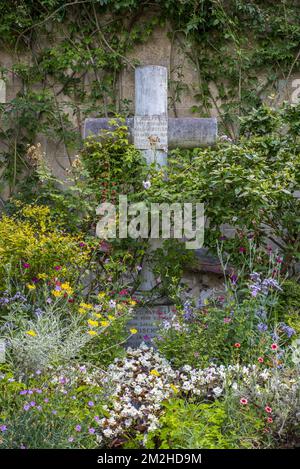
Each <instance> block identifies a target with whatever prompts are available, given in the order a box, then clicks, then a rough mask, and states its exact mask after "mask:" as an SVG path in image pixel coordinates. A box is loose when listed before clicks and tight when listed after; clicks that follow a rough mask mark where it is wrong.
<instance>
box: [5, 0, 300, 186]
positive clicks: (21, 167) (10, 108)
mask: <svg viewBox="0 0 300 469" xmlns="http://www.w3.org/2000/svg"><path fill="white" fill-rule="evenodd" d="M299 17H300V3H299V2H298V1H293V0H286V1H267V0H264V1H258V0H253V1H246V0H219V1H217V0H152V1H150V0H77V1H75V0H74V1H71V0H9V1H8V0H7V1H4V2H2V3H1V4H0V18H1V19H0V42H1V46H0V47H1V49H2V51H4V52H6V53H7V54H9V55H10V56H11V57H12V58H13V60H12V66H11V67H6V66H1V64H0V73H1V75H2V78H3V79H4V80H8V79H10V78H11V77H12V76H14V77H15V78H16V79H17V80H18V81H19V82H20V89H19V92H18V93H17V95H16V97H15V98H14V99H12V100H11V101H10V102H8V103H7V104H2V105H0V140H1V154H0V163H1V165H2V167H3V170H2V179H3V181H6V182H7V181H8V182H9V185H10V191H11V193H13V192H14V191H15V190H16V188H17V183H18V180H19V179H20V177H21V176H23V174H24V172H25V173H26V174H27V173H30V165H29V163H28V161H27V158H26V152H27V145H30V144H31V143H32V142H34V141H35V140H36V138H37V136H38V135H41V134H44V135H46V136H50V137H51V138H52V139H53V140H54V141H56V142H61V143H62V144H64V145H65V148H66V152H67V154H68V155H69V158H70V160H71V154H72V149H77V148H78V147H79V146H80V144H81V142H80V130H81V126H82V123H83V121H84V119H85V117H86V116H87V115H91V114H94V115H98V116H111V115H113V114H114V113H115V112H118V113H123V114H126V113H128V108H129V106H128V105H129V104H130V103H128V102H126V101H122V100H120V98H119V96H120V94H119V80H118V78H119V74H120V72H121V71H122V70H123V69H124V67H131V68H134V67H135V66H136V65H137V62H136V61H134V60H129V59H128V52H129V51H132V50H134V47H135V46H136V45H137V44H140V43H145V42H147V41H148V40H151V34H152V32H153V30H154V28H155V27H156V26H157V25H159V24H160V25H162V26H163V25H165V24H166V25H167V29H168V31H169V33H168V34H169V36H170V41H171V44H172V53H171V70H170V91H171V99H170V106H171V107H172V108H173V110H174V113H175V115H176V112H177V109H176V104H177V103H178V101H180V99H181V97H182V92H183V91H184V90H185V85H186V84H185V83H184V81H183V80H184V77H183V75H182V71H181V69H180V68H178V67H177V68H176V67H173V66H172V56H174V54H176V50H177V48H178V47H179V48H180V49H182V51H183V52H184V54H186V56H187V57H188V59H189V60H190V61H191V63H192V64H193V65H194V67H195V69H196V70H197V75H198V83H197V84H196V87H195V89H193V93H194V99H195V103H196V104H195V106H194V107H193V109H192V110H193V111H194V112H195V115H201V116H205V115H209V114H210V111H211V108H212V107H214V108H216V109H217V111H218V114H219V120H220V123H221V126H222V127H223V129H224V130H225V131H226V133H227V134H230V135H231V136H233V137H235V136H236V132H237V125H236V121H237V116H242V115H244V114H245V113H247V112H248V111H249V109H251V108H252V107H257V106H259V105H260V103H261V101H262V97H263V96H265V95H268V94H269V93H271V90H272V89H273V90H275V89H276V86H277V82H278V80H279V79H286V80H288V78H289V77H290V76H291V75H292V73H293V72H295V71H297V70H298V69H299V60H298V59H299V56H300V24H299ZM262 77H263V78H262ZM213 89H214V90H215V91H214V92H212V90H213ZM74 122H75V124H74Z"/></svg>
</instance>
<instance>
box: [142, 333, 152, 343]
mask: <svg viewBox="0 0 300 469" xmlns="http://www.w3.org/2000/svg"><path fill="white" fill-rule="evenodd" d="M143 339H144V340H145V342H149V341H150V340H151V337H150V336H149V335H147V334H146V335H143Z"/></svg>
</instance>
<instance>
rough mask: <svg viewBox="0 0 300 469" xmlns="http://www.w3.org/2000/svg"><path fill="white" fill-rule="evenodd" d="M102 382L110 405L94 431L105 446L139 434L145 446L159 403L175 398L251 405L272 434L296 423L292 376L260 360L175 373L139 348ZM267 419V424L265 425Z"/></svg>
mask: <svg viewBox="0 0 300 469" xmlns="http://www.w3.org/2000/svg"><path fill="white" fill-rule="evenodd" d="M104 383H105V386H108V388H109V389H110V396H111V399H112V401H111V404H110V405H105V406H104V411H105V413H106V416H105V417H104V418H102V419H101V420H100V421H99V426H100V427H99V429H98V431H99V432H100V434H101V435H102V436H103V438H104V441H105V442H106V444H107V445H109V446H111V445H113V446H114V445H116V446H119V445H121V444H126V442H127V441H128V440H129V439H130V436H131V435H132V434H137V435H139V434H140V437H139V438H138V439H139V441H140V444H142V445H145V444H147V437H148V434H149V433H151V432H155V430H157V429H158V428H159V427H160V417H161V416H162V415H163V412H164V404H165V403H166V402H168V400H169V399H171V398H174V397H177V398H179V397H180V396H182V397H183V396H184V397H185V399H192V400H195V399H196V400H198V401H199V402H201V401H202V400H203V399H204V400H206V399H210V400H211V399H220V398H223V399H224V398H225V399H226V400H228V399H230V400H233V401H234V402H235V405H236V404H237V403H239V404H240V405H241V406H242V407H245V406H248V407H249V406H252V408H253V410H254V411H255V412H256V413H258V415H259V417H260V418H261V419H262V425H264V427H265V428H267V429H268V431H271V429H270V428H269V425H268V424H270V423H274V426H273V427H274V428H273V429H272V431H274V433H276V431H280V429H281V433H283V432H284V431H285V430H286V427H287V421H289V422H294V423H295V421H297V419H296V414H297V412H298V410H297V409H298V405H299V398H300V395H299V376H298V377H294V376H293V374H292V372H291V371H290V369H285V370H281V371H280V372H279V371H278V369H277V368H272V369H267V368H265V367H264V365H263V363H261V362H260V361H259V360H258V361H257V364H253V365H248V366H244V365H240V364H236V365H229V366H224V365H221V366H215V365H212V366H210V367H207V368H204V369H194V368H192V367H191V366H189V365H186V366H184V367H182V368H181V369H179V370H175V369H173V368H172V367H171V366H170V364H169V363H168V362H167V361H166V360H165V359H164V358H163V357H161V356H160V355H159V354H158V353H157V352H156V351H155V350H154V349H153V348H150V347H148V346H147V345H145V344H142V345H141V346H140V347H139V348H138V349H135V350H132V349H127V354H126V357H125V358H124V359H117V360H116V361H115V363H114V364H112V365H111V366H110V367H109V369H108V373H107V375H106V377H105V379H104ZM275 390H276V393H275ZM284 396H285V397H284ZM271 406H272V407H271ZM269 409H271V410H269ZM272 409H273V410H272ZM284 409H285V410H284ZM266 412H267V415H266ZM270 414H272V415H270ZM287 416H288V418H287ZM270 418H272V419H273V420H272V422H270V420H266V419H270ZM283 429H284V430H283Z"/></svg>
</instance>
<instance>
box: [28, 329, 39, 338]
mask: <svg viewBox="0 0 300 469" xmlns="http://www.w3.org/2000/svg"><path fill="white" fill-rule="evenodd" d="M26 334H27V335H30V336H31V337H35V336H36V335H37V333H36V332H35V331H33V330H32V329H30V331H26Z"/></svg>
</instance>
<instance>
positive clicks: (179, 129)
mask: <svg viewBox="0 0 300 469" xmlns="http://www.w3.org/2000/svg"><path fill="white" fill-rule="evenodd" d="M109 120H110V119H107V118H100V119H97V118H89V119H86V120H85V125H84V132H83V134H84V135H83V136H84V138H86V137H88V136H89V135H98V134H99V133H100V132H101V130H111V127H110V125H109ZM126 124H127V126H128V129H129V138H130V140H131V142H133V143H134V145H135V147H136V148H138V149H139V150H141V151H142V153H143V154H144V156H145V159H146V161H147V163H148V164H151V163H153V162H154V163H156V164H157V165H158V166H164V165H166V164H167V155H168V149H169V148H177V147H180V148H195V147H199V146H210V145H213V144H214V143H215V141H216V137H217V120H216V119H215V118H168V72H167V68H166V67H161V66H156V65H150V66H148V65H147V66H144V67H137V68H136V70H135V115H134V117H133V118H128V119H127V120H126ZM149 244H150V247H149V249H150V250H153V249H156V248H157V247H159V246H160V245H161V240H150V243H149ZM155 283H156V282H155V279H154V276H153V273H152V271H151V268H150V266H149V265H148V264H147V263H146V264H145V265H143V269H142V272H141V285H140V290H141V291H144V292H145V291H149V290H152V288H153V287H154V286H155ZM169 313H170V307H169V306H168V305H167V304H160V305H153V306H151V307H146V308H139V309H138V310H137V311H136V314H135V318H134V319H133V320H132V322H131V327H136V328H137V329H138V331H139V333H138V334H137V335H136V336H134V338H132V340H131V341H130V345H132V346H137V345H138V344H139V343H140V342H142V341H143V339H145V337H153V335H155V330H156V328H155V325H154V323H155V322H156V321H160V320H161V318H162V316H168V315H169Z"/></svg>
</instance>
